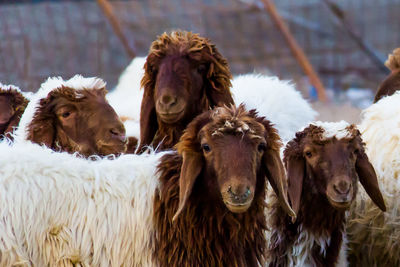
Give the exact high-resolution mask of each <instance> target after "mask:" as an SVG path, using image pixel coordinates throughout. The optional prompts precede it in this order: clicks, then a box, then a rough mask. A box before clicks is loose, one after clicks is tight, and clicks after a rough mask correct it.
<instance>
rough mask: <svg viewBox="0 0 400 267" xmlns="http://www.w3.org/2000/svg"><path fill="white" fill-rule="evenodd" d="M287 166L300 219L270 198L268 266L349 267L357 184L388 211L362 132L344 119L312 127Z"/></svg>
mask: <svg viewBox="0 0 400 267" xmlns="http://www.w3.org/2000/svg"><path fill="white" fill-rule="evenodd" d="M284 163H285V167H286V170H287V176H288V184H289V187H288V193H289V200H290V201H291V204H292V207H293V209H294V211H295V212H296V213H297V220H296V221H295V222H292V221H291V219H290V218H289V217H288V216H286V214H285V212H284V211H283V210H282V208H281V207H280V206H279V205H278V203H277V200H276V198H275V197H274V196H272V198H270V199H269V201H268V203H269V205H271V208H270V214H269V219H270V221H269V229H270V231H269V232H267V233H268V237H269V238H267V240H268V241H269V242H270V243H269V248H268V252H267V258H268V261H269V263H270V264H269V266H321V267H322V266H324V267H328V266H347V259H346V231H345V230H346V229H345V223H346V210H348V209H349V207H350V204H351V203H352V202H353V200H354V198H355V196H356V194H357V182H358V181H360V182H361V184H362V185H363V187H364V188H365V190H366V192H367V193H368V195H369V196H370V197H371V199H372V200H373V201H374V202H375V204H376V205H377V206H378V207H379V208H380V209H382V210H385V209H386V207H385V204H384V201H383V198H382V195H381V192H380V191H379V187H378V181H377V177H376V175H375V171H374V168H373V167H372V165H371V163H370V162H369V160H368V157H367V155H366V154H365V152H364V144H363V142H362V139H361V136H360V132H359V131H358V130H357V128H356V127H355V126H354V125H350V124H348V123H346V122H344V121H342V122H339V123H321V122H316V123H313V124H311V125H309V126H308V127H307V128H305V129H304V130H303V131H301V132H298V133H297V134H296V137H295V138H294V139H293V140H292V141H290V142H289V143H288V144H287V146H286V148H285V150H284Z"/></svg>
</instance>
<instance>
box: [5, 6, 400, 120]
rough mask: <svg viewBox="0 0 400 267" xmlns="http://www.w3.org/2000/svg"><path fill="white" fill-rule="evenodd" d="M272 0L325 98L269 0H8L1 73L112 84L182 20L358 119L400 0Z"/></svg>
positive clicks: (332, 109)
mask: <svg viewBox="0 0 400 267" xmlns="http://www.w3.org/2000/svg"><path fill="white" fill-rule="evenodd" d="M272 2H273V4H275V6H276V10H277V12H278V14H279V16H280V17H281V18H282V19H283V20H284V21H285V23H286V24H287V26H288V28H289V29H290V32H291V36H292V37H293V38H294V39H295V40H296V41H297V43H298V45H299V47H301V48H302V49H303V51H304V53H305V55H306V56H307V59H308V60H309V61H310V63H311V65H312V66H313V68H314V70H315V71H316V73H317V75H318V77H319V78H320V79H321V81H322V83H323V85H324V87H325V92H326V95H327V98H328V101H327V102H321V101H318V95H317V92H316V89H315V87H314V86H312V85H311V83H310V81H309V78H308V77H307V75H306V74H305V72H304V71H303V69H302V68H301V66H300V64H299V61H297V60H296V58H295V57H294V55H293V53H292V52H291V50H290V48H289V45H288V43H287V41H286V39H285V38H284V37H283V35H282V32H281V31H280V30H279V28H278V27H277V26H276V24H275V23H274V21H273V20H272V19H271V14H270V13H269V12H268V11H267V9H266V8H265V3H264V2H263V1H262V0H217V1H213V0H203V1H199V0H132V1H128V0H126V1H123V0H108V1H82V0H81V1H73V0H51V1H50V0H49V1H43V0H42V1H39V0H31V1H18V0H8V1H5V0H0V82H2V83H4V84H15V85H17V86H19V87H20V88H21V89H22V90H25V91H36V90H37V89H38V88H39V86H40V84H41V83H42V82H43V81H44V80H45V79H46V78H47V77H49V76H62V77H63V78H65V79H67V78H70V77H71V76H73V75H74V74H77V73H79V74H82V75H84V76H98V77H101V78H103V79H105V80H106V81H107V83H108V89H109V90H112V88H113V87H114V86H115V85H116V84H117V82H118V77H119V75H120V74H121V72H122V71H123V70H124V68H125V67H126V66H127V65H128V64H129V62H130V61H131V59H132V57H133V56H134V55H136V56H145V55H146V54H147V51H148V48H149V46H150V44H151V42H152V41H153V40H154V39H155V38H156V36H157V35H159V34H161V33H163V32H165V31H167V32H168V31H171V30H175V29H182V30H187V31H193V32H197V33H200V34H201V35H203V36H207V37H209V38H210V39H211V40H212V41H213V42H214V43H215V44H216V46H217V48H218V49H219V50H220V52H221V53H222V54H223V55H224V56H225V57H226V58H227V59H228V62H229V64H230V67H231V70H232V72H233V73H234V75H237V74H241V73H248V72H254V71H256V72H260V73H263V74H269V75H276V76H279V77H280V78H282V79H289V80H292V81H293V82H294V83H295V84H296V86H297V88H298V89H299V90H300V91H301V92H302V94H303V96H304V97H306V98H308V99H309V100H310V101H312V102H313V106H314V108H315V109H317V110H318V111H319V112H320V117H319V118H320V119H324V120H337V119H347V120H348V121H350V122H357V121H358V119H359V113H360V110H361V109H363V108H365V107H367V106H368V105H370V103H372V99H373V96H374V94H375V91H376V89H377V87H378V85H379V83H380V82H381V81H382V80H383V79H384V77H385V76H386V75H387V74H388V73H389V70H387V69H386V68H385V67H384V65H383V63H384V61H385V60H386V58H387V55H388V54H389V53H390V52H392V50H393V49H394V48H396V47H399V46H400V34H399V33H400V19H399V14H400V0H336V1H332V0H330V1H328V0H296V1H294V0H279V1H277V0H276V1H272ZM113 23H114V25H113ZM115 23H116V24H117V28H119V31H118V29H117V28H116V27H115ZM118 26H119V27H118Z"/></svg>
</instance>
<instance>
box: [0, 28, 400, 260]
mask: <svg viewBox="0 0 400 267" xmlns="http://www.w3.org/2000/svg"><path fill="white" fill-rule="evenodd" d="M387 66H388V67H389V68H391V70H392V74H391V75H390V76H389V77H388V78H387V79H386V80H385V81H384V82H383V83H382V85H381V87H380V88H379V90H378V94H377V97H376V103H374V104H373V105H372V106H371V107H369V108H367V109H366V110H365V111H364V112H363V118H362V122H361V124H360V125H358V126H357V125H353V124H349V123H347V122H345V121H341V122H319V121H317V122H313V119H314V117H315V115H316V112H315V111H314V110H313V109H312V108H311V107H310V105H309V104H308V103H307V102H306V101H305V100H304V99H303V98H302V97H301V94H300V93H299V92H298V91H296V89H295V88H294V86H293V84H291V83H289V82H286V81H281V80H279V79H278V78H276V77H267V76H262V75H256V74H247V75H242V76H238V77H232V75H231V73H230V70H229V66H228V62H227V60H226V59H225V58H224V57H223V56H222V55H221V54H220V53H219V51H218V49H217V48H216V47H215V45H213V44H212V43H211V42H210V40H209V39H207V38H204V37H201V36H199V35H198V34H193V33H191V32H184V31H175V32H172V33H170V34H167V33H164V34H162V35H161V36H159V37H157V39H156V40H155V41H154V42H153V43H152V44H151V47H150V49H149V54H148V56H147V57H146V58H136V59H134V60H133V61H132V63H131V64H130V66H128V68H127V69H126V70H125V72H124V73H123V74H122V75H121V77H120V80H119V84H118V85H117V87H116V89H115V90H114V91H113V92H111V93H110V94H108V95H107V91H106V89H105V87H106V84H105V82H104V81H103V80H102V79H99V78H84V77H82V76H80V75H76V76H74V77H73V78H71V79H69V80H63V79H62V78H59V77H54V78H49V79H48V80H47V81H46V82H44V83H43V84H42V85H41V88H40V89H39V90H38V91H37V92H36V93H35V94H27V93H23V92H22V91H20V90H19V89H18V88H17V87H15V86H11V85H2V84H0V131H1V132H0V134H1V136H2V141H1V142H0V166H1V167H0V266H348V265H351V266H399V265H400V198H399V195H400V182H399V181H400V180H399V179H400V178H398V175H399V174H400V155H399V152H400V149H397V148H398V146H399V145H400V142H399V140H400V130H399V129H398V126H399V119H398V113H399V111H400V110H399V109H400V93H396V90H397V89H398V88H400V85H399V83H400V82H399V81H400V78H399V77H400V51H399V50H395V51H394V53H393V55H391V56H390V57H389V59H388V62H387ZM378 100H379V101H378ZM358 182H360V184H361V186H359V183H358ZM358 189H360V190H358ZM358 191H360V192H358Z"/></svg>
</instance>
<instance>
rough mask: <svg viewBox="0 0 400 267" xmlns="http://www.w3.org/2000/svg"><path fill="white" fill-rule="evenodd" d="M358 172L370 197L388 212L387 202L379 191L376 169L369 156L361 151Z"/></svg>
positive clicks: (358, 156)
mask: <svg viewBox="0 0 400 267" xmlns="http://www.w3.org/2000/svg"><path fill="white" fill-rule="evenodd" d="M356 171H357V174H358V177H359V179H360V183H361V184H362V186H363V187H364V189H365V191H366V192H367V194H368V195H369V197H370V198H371V199H372V201H373V202H374V203H375V204H376V205H377V206H378V207H379V208H380V209H381V210H382V211H386V206H385V202H384V200H383V197H382V193H381V191H380V190H379V185H378V178H377V177H376V173H375V170H374V167H373V166H372V164H371V163H370V162H369V160H368V156H367V155H366V154H365V152H363V151H360V152H359V153H358V154H357V160H356Z"/></svg>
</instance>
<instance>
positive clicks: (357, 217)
mask: <svg viewBox="0 0 400 267" xmlns="http://www.w3.org/2000/svg"><path fill="white" fill-rule="evenodd" d="M399 113H400V92H395V93H394V94H393V95H391V96H387V97H385V98H382V99H381V100H379V101H378V102H377V103H375V104H373V105H372V106H370V107H369V108H367V109H366V110H364V111H363V113H362V120H361V124H360V130H361V133H362V137H363V140H364V141H365V143H366V152H367V154H368V157H369V159H370V161H371V163H372V164H373V166H374V168H375V170H376V172H377V176H378V181H379V183H380V186H381V190H382V193H383V197H384V200H385V202H386V204H387V206H388V211H387V212H386V213H383V212H381V211H380V210H378V209H376V208H375V207H374V206H373V204H372V203H371V201H370V200H369V199H368V198H367V197H366V195H365V192H361V194H359V195H358V197H357V206H356V207H354V210H353V212H352V214H351V215H352V216H351V218H350V220H349V223H348V227H347V230H348V236H349V247H350V249H351V250H350V252H349V260H350V262H352V263H355V264H357V266H400V253H399V252H400V209H399V207H400V177H399V173H400V165H399V163H400V156H399V151H400V146H399V140H400V132H399Z"/></svg>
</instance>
